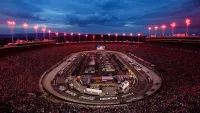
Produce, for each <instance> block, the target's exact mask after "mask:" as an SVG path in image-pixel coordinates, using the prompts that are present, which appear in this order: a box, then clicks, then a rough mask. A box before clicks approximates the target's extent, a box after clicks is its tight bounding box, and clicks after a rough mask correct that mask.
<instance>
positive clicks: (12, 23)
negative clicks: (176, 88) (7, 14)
mask: <svg viewBox="0 0 200 113" xmlns="http://www.w3.org/2000/svg"><path fill="white" fill-rule="evenodd" d="M7 23H8V27H9V29H10V34H11V36H12V43H14V27H15V24H16V23H15V21H8V22H7Z"/></svg>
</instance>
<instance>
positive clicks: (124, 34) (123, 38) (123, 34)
mask: <svg viewBox="0 0 200 113" xmlns="http://www.w3.org/2000/svg"><path fill="white" fill-rule="evenodd" d="M125 36H126V34H125V33H123V42H124V37H125Z"/></svg>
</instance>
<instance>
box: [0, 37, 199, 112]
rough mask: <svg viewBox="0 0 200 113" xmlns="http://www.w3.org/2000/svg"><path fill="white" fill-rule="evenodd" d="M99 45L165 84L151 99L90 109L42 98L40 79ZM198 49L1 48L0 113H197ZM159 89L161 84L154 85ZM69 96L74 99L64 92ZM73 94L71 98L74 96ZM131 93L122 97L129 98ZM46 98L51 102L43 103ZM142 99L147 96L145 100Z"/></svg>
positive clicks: (166, 45)
mask: <svg viewBox="0 0 200 113" xmlns="http://www.w3.org/2000/svg"><path fill="white" fill-rule="evenodd" d="M97 45H103V46H105V47H106V49H107V50H110V51H118V52H122V53H124V54H126V55H128V56H129V57H130V58H132V59H135V60H136V61H137V62H138V63H140V64H142V65H145V66H146V67H148V68H149V69H152V70H155V72H157V73H158V74H159V75H160V76H161V78H162V79H163V82H164V83H163V85H162V87H161V89H160V90H159V91H157V92H156V93H155V94H153V95H151V96H149V97H147V98H144V99H142V100H139V101H134V102H128V103H126V102H124V101H122V102H121V104H119V105H110V106H99V105H93V106H88V105H85V104H78V103H73V102H64V103H63V102H57V101H55V100H56V97H53V96H51V95H50V94H47V93H45V94H44V93H43V92H41V91H40V88H39V80H40V78H41V76H42V75H43V74H44V72H45V71H47V70H49V69H50V68H52V66H53V65H55V64H57V65H59V62H60V61H62V60H63V58H66V57H67V56H69V55H71V54H72V53H77V52H82V51H90V50H95V49H96V46H97ZM199 56H200V47H199V44H191V43H176V42H173V43H171V40H168V41H167V42H161V41H156V42H154V41H151V40H148V41H147V42H143V43H132V42H128V43H127V42H98V41H96V42H83V43H75V42H74V43H61V44H54V43H51V44H40V45H37V46H36V45H34V46H20V47H3V48H1V50H0V78H1V80H0V94H1V96H0V103H1V104H0V108H1V110H0V111H1V112H64V111H65V112H88V113H89V112H110V113H112V112H113V113H115V112H130V113H131V112H158V113H159V112H163V111H168V112H199V111H200V87H199V86H200V83H199V81H200V76H199V74H200V70H199V67H200V57H199ZM158 84H159V83H158ZM68 93H70V94H72V93H71V92H69V91H68ZM73 95H75V93H73ZM130 95H133V94H131V93H130V94H127V95H123V97H124V98H125V97H126V96H130ZM46 96H50V97H51V98H48V99H47V98H45V97H46ZM144 96H146V95H144Z"/></svg>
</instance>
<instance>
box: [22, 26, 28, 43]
mask: <svg viewBox="0 0 200 113" xmlns="http://www.w3.org/2000/svg"><path fill="white" fill-rule="evenodd" d="M22 26H23V28H24V32H25V37H26V41H28V36H27V28H28V24H27V23H24V24H23V25H22Z"/></svg>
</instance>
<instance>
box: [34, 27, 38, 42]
mask: <svg viewBox="0 0 200 113" xmlns="http://www.w3.org/2000/svg"><path fill="white" fill-rule="evenodd" d="M38 28H39V26H38V25H35V26H34V29H35V38H36V39H38V36H37V31H38Z"/></svg>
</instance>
